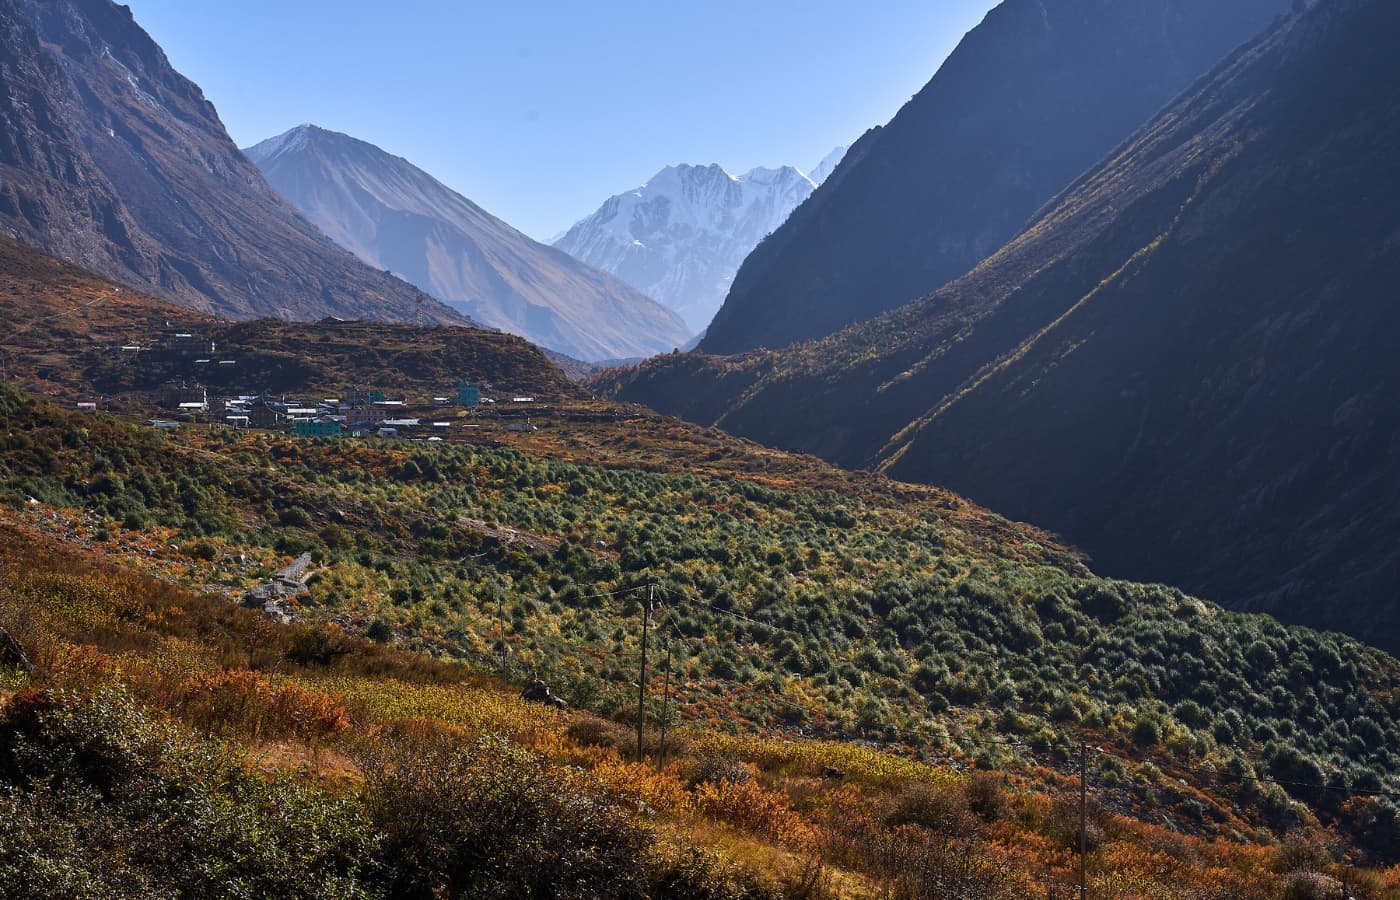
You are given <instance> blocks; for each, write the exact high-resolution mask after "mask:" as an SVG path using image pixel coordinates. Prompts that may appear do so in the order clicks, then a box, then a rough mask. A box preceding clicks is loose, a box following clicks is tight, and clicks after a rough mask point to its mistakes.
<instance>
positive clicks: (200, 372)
mask: <svg viewBox="0 0 1400 900" xmlns="http://www.w3.org/2000/svg"><path fill="white" fill-rule="evenodd" d="M166 324H167V327H169V328H170V330H169V331H167V332H165V333H162V334H158V335H152V336H150V337H148V338H147V339H146V340H144V341H128V342H125V343H122V344H120V345H119V346H115V347H113V348H112V351H115V352H112V353H111V356H109V358H115V359H116V360H117V363H118V365H120V366H121V367H122V368H123V369H125V370H127V371H136V372H139V373H140V375H139V376H138V377H136V378H133V379H131V380H132V381H133V382H134V384H133V387H134V388H135V389H132V390H126V391H121V392H119V393H114V394H112V395H108V396H102V397H89V398H84V399H81V400H79V401H78V402H77V403H76V405H77V408H78V409H79V410H80V411H87V412H94V411H97V410H99V409H101V410H111V411H113V412H120V413H122V414H124V415H128V416H130V417H131V418H138V419H140V420H143V421H145V422H146V424H148V425H149V426H150V427H152V428H156V429H160V430H177V429H180V428H187V427H193V426H201V427H210V428H232V429H249V428H252V429H259V430H268V431H280V432H284V433H287V434H292V435H296V436H298V437H305V438H338V437H345V438H364V439H373V438H397V439H404V440H423V441H443V440H450V439H453V438H454V437H455V439H457V440H472V439H476V438H477V437H478V436H479V435H482V433H483V432H484V433H488V434H489V433H495V432H507V433H510V432H533V431H536V430H538V428H539V424H538V422H540V421H548V420H550V419H552V418H554V417H556V416H558V415H559V414H560V410H559V409H558V407H557V405H556V404H555V403H553V402H550V401H549V400H548V399H547V398H540V397H537V396H535V395H533V394H529V393H517V392H511V391H500V390H496V389H495V388H494V387H493V385H492V384H491V383H490V382H488V381H485V380H481V379H479V378H478V379H476V380H471V379H468V378H460V379H458V380H457V381H456V383H455V384H451V383H447V384H442V385H439V386H437V387H438V389H437V390H436V391H434V392H433V395H432V396H426V395H423V396H414V395H412V394H410V393H408V392H407V391H404V390H402V388H401V389H400V390H399V391H398V392H396V393H392V394H391V392H390V391H389V390H387V389H379V388H375V387H364V386H361V385H348V386H344V388H343V389H342V390H339V391H325V392H317V393H315V394H311V393H297V394H293V393H290V392H288V393H277V392H274V391H271V390H268V389H267V385H269V384H276V383H277V381H276V379H274V378H273V377H272V376H270V374H269V373H268V372H266V371H265V370H264V362H265V360H264V359H263V358H262V356H263V355H264V354H262V353H251V354H250V355H251V356H252V357H253V358H252V359H248V358H246V357H245V356H244V355H240V354H239V353H238V352H237V349H236V348H233V347H230V346H228V345H227V344H226V343H225V344H221V343H218V342H215V341H211V340H208V339H206V338H205V337H204V336H201V335H198V334H197V333H196V330H195V329H193V328H190V329H188V330H185V329H182V328H180V327H179V326H171V323H168V322H167V323H166ZM350 324H358V323H346V322H342V321H341V320H328V321H323V322H320V323H316V325H315V326H314V327H317V328H324V329H329V330H336V329H335V326H337V325H350ZM109 352H111V351H109ZM136 385H140V386H139V387H137V386H136ZM429 389H430V388H429V387H425V388H422V389H421V390H423V391H424V394H426V391H427V390H429ZM332 393H333V394H335V395H334V396H331V395H330V394H332ZM488 440H489V438H488Z"/></svg>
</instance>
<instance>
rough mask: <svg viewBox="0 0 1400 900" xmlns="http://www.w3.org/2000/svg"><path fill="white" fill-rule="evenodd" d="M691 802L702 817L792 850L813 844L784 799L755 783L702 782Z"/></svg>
mask: <svg viewBox="0 0 1400 900" xmlns="http://www.w3.org/2000/svg"><path fill="white" fill-rule="evenodd" d="M692 799H693V802H694V803H695V808H696V809H697V810H698V811H699V812H700V813H701V814H702V815H705V816H708V817H710V818H712V819H715V820H717V821H720V822H724V823H725V824H728V825H732V826H734V827H735V828H738V829H740V830H741V831H746V832H748V833H750V834H753V835H757V836H760V837H767V838H771V839H772V840H775V841H777V842H779V843H781V844H786V845H788V846H793V847H806V846H808V845H810V844H811V843H812V841H813V838H814V834H813V831H812V827H811V825H810V824H808V822H807V820H806V819H804V818H803V817H802V816H801V815H799V814H798V813H797V811H796V810H794V809H793V808H792V804H791V801H789V800H788V797H787V795H786V794H782V793H779V792H777V791H772V790H769V789H767V788H765V787H763V786H762V785H761V784H759V783H758V782H757V781H746V782H743V783H735V782H733V781H704V782H701V783H699V784H697V785H696V786H695V788H694V793H693V795H692Z"/></svg>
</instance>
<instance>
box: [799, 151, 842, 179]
mask: <svg viewBox="0 0 1400 900" xmlns="http://www.w3.org/2000/svg"><path fill="white" fill-rule="evenodd" d="M849 149H850V148H849V147H837V148H836V149H835V150H833V151H831V152H830V153H828V154H827V155H826V157H825V158H824V159H823V160H822V161H821V162H819V163H817V165H816V167H815V168H814V169H812V171H810V172H808V173H807V177H808V178H810V179H812V183H813V184H815V185H817V186H818V187H821V184H822V182H823V181H826V180H827V179H828V178H830V177H831V173H832V172H835V171H836V167H837V166H839V165H840V164H841V160H843V159H845V158H846V151H847V150H849Z"/></svg>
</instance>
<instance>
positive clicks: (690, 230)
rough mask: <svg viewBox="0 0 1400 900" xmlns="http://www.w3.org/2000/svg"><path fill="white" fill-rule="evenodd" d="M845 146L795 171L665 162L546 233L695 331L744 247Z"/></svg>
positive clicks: (799, 197)
mask: <svg viewBox="0 0 1400 900" xmlns="http://www.w3.org/2000/svg"><path fill="white" fill-rule="evenodd" d="M844 153H845V148H844V147H842V148H838V149H837V150H835V151H833V152H832V153H831V154H829V155H828V156H827V157H826V158H825V159H823V160H822V162H821V163H819V164H818V165H817V167H816V168H815V169H813V170H812V173H811V174H810V175H808V174H804V173H803V172H801V171H799V170H798V169H795V168H793V167H792V166H783V167H782V168H779V169H754V170H752V171H750V172H747V173H745V174H743V175H739V176H735V175H730V174H729V173H728V172H726V171H725V170H724V169H722V168H721V167H719V166H718V165H709V166H667V167H666V168H665V169H662V170H661V171H660V172H658V173H657V174H656V176H655V177H653V178H652V179H651V180H650V181H648V182H647V183H646V184H644V185H642V186H641V187H639V188H637V189H635V190H632V191H628V192H627V193H625V194H618V195H617V196H615V197H611V198H609V199H608V200H607V202H605V203H604V204H603V205H602V207H600V208H599V209H598V211H597V212H595V213H594V214H593V215H591V216H589V217H588V218H586V219H584V220H583V221H581V222H579V223H578V224H576V225H575V226H574V227H573V228H570V229H569V231H568V232H567V233H565V234H564V236H563V237H561V238H559V240H557V241H555V242H554V246H556V247H558V248H559V249H560V250H563V251H565V252H567V253H569V254H570V255H572V256H575V257H577V258H578V259H581V260H583V261H584V262H586V263H589V264H590V265H594V266H597V267H598V268H600V269H604V270H606V271H608V272H612V273H613V274H614V275H617V276H618V277H620V278H622V279H624V280H626V281H627V283H628V284H631V285H633V286H634V287H636V288H637V289H638V290H641V291H643V292H645V293H646V294H647V296H649V297H654V298H655V299H656V300H657V301H658V302H660V303H662V304H664V305H665V306H667V307H668V308H670V309H673V310H675V311H676V312H677V313H679V314H680V315H681V316H682V317H683V318H684V319H685V323H686V326H687V327H688V328H689V329H690V330H691V331H692V332H693V333H695V334H699V333H700V332H702V331H704V330H705V328H706V327H708V326H709V324H710V320H711V319H713V318H714V315H715V312H716V311H717V310H718V309H719V307H720V304H721V303H723V302H724V297H725V294H727V293H728V292H729V286H730V284H731V283H733V281H734V275H735V273H736V272H738V271H739V266H740V264H742V263H743V261H744V258H745V257H747V256H748V255H749V253H750V251H752V250H753V248H754V247H755V246H757V245H758V243H759V241H761V240H763V239H764V238H765V237H767V236H768V235H769V234H771V233H772V232H773V231H774V230H776V229H777V228H778V227H779V226H780V225H782V224H783V222H784V221H786V219H787V217H788V215H789V214H790V213H791V212H792V211H793V210H794V209H795V208H797V205H798V204H800V203H801V202H802V201H803V200H806V199H807V198H808V197H809V196H811V193H812V191H814V190H816V188H817V185H819V184H821V182H822V180H823V179H824V178H826V176H827V175H829V174H830V173H831V170H832V168H833V167H834V166H835V165H836V163H837V162H839V161H840V159H841V156H842V155H843V154H844Z"/></svg>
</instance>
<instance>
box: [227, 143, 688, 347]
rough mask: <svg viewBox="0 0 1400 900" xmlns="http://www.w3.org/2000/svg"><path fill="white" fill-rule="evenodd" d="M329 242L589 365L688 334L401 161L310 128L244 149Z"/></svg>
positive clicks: (617, 285)
mask: <svg viewBox="0 0 1400 900" xmlns="http://www.w3.org/2000/svg"><path fill="white" fill-rule="evenodd" d="M244 152H245V153H246V154H247V155H248V157H249V158H250V159H252V160H253V162H255V163H256V164H257V165H258V168H260V169H261V170H262V171H263V174H264V176H265V177H266V178H267V180H268V182H269V183H270V184H271V185H272V186H273V187H274V188H276V189H277V190H278V191H279V192H281V193H282V194H283V195H284V196H285V197H286V198H287V199H288V200H290V201H291V202H292V203H293V204H294V205H295V206H296V207H297V208H298V209H299V210H300V211H301V212H302V214H303V215H305V216H306V217H307V218H308V219H310V220H311V221H312V223H314V224H315V225H316V226H317V227H318V228H320V229H321V231H323V232H325V234H326V235H328V236H329V237H330V238H331V239H332V240H334V241H335V242H336V243H338V244H340V245H341V246H342V247H344V248H345V249H347V250H349V251H350V252H352V253H354V254H355V255H356V256H358V257H359V258H360V259H362V260H364V261H365V262H367V263H369V264H370V265H372V266H374V267H375V268H378V269H384V270H388V271H392V272H394V273H395V274H397V275H399V276H400V277H402V278H403V279H405V280H406V281H409V282H411V283H413V284H415V285H417V286H419V287H420V288H422V289H423V290H425V291H428V292H429V293H431V294H433V295H434V296H436V297H438V298H440V299H441V300H443V301H444V302H446V303H448V304H449V305H451V306H453V307H455V308H456V309H459V310H461V311H463V312H465V313H467V314H468V315H470V316H471V317H472V318H474V319H476V320H478V321H480V322H484V323H485V324H487V325H491V326H493V327H495V328H499V329H501V330H502V331H508V332H510V333H512V334H518V335H520V336H522V337H524V338H526V339H527V340H530V341H532V342H534V343H536V344H538V345H540V346H542V347H546V348H548V349H550V350H555V351H558V352H560V353H564V354H567V355H569V356H571V357H575V358H577V359H582V360H587V361H590V362H596V361H601V360H611V359H626V358H636V357H645V356H651V355H653V354H656V353H662V352H666V351H669V350H671V349H673V348H675V347H679V346H682V345H684V344H685V343H686V342H687V339H688V338H689V337H690V332H689V331H687V330H686V327H685V325H684V323H683V322H682V321H681V319H680V317H679V316H677V315H676V314H675V313H673V312H671V311H670V310H668V309H666V308H665V307H663V306H662V305H660V304H659V303H657V302H655V301H654V300H652V299H651V298H649V297H647V296H646V295H645V294H643V293H642V292H641V291H638V290H636V289H635V288H633V287H631V286H630V285H628V284H627V283H626V282H624V281H623V280H622V279H620V278H617V277H615V276H613V275H610V274H608V273H607V272H603V271H600V270H598V269H596V268H593V267H592V266H589V265H587V264H585V263H582V262H580V261H578V260H577V259H574V258H572V257H570V256H569V255H567V254H565V253H561V252H560V251H558V250H555V249H554V248H552V247H549V246H546V245H544V244H540V243H537V242H536V241H534V240H531V239H530V238H529V237H526V236H525V235H524V234H521V233H520V232H519V231H517V230H516V229H514V228H512V227H511V226H510V225H508V224H506V223H505V222H503V221H501V220H500V219H498V218H496V217H495V216H493V215H491V214H490V213H488V212H487V211H486V210H484V209H482V208H481V207H479V206H477V205H476V204H475V203H472V202H471V201H470V200H468V199H467V198H466V197H463V196H462V195H460V194H458V193H456V192H455V191H453V190H451V189H450V188H448V187H447V186H446V185H444V184H442V183H441V182H439V181H437V180H436V179H435V178H433V177H432V176H430V175H429V174H428V173H426V172H424V171H422V170H421V169H418V168H417V167H415V166H413V165H412V164H411V163H409V162H408V161H407V160H405V159H402V158H400V157H397V156H392V155H390V154H388V153H386V152H384V151H383V150H381V149H379V148H378V147H375V146H373V145H372V144H368V143H365V142H364V141H359V140H356V139H355V138H352V137H349V136H347V135H343V134H337V133H336V132H333V131H327V130H325V129H322V128H317V127H315V126H311V125H303V126H300V127H298V128H295V129H293V130H292V131H290V132H287V133H286V134H283V135H279V136H277V137H274V138H270V139H269V140H266V141H264V142H262V143H261V144H258V145H257V146H255V147H250V148H248V149H247V150H245V151H244Z"/></svg>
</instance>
